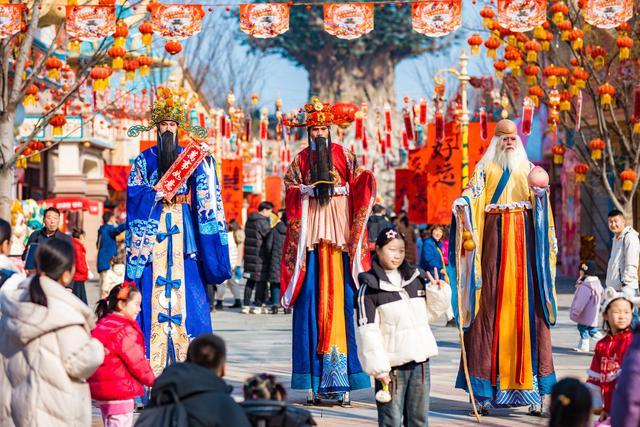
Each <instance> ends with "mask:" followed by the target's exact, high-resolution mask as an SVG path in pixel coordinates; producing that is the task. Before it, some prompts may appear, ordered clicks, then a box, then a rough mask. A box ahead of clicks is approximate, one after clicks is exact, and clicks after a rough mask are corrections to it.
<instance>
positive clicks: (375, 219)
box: [367, 203, 393, 257]
mask: <svg viewBox="0 0 640 427" xmlns="http://www.w3.org/2000/svg"><path fill="white" fill-rule="evenodd" d="M387 227H393V224H392V223H390V222H389V221H388V220H387V218H386V217H385V216H384V206H382V205H381V204H378V203H376V204H375V205H373V207H372V208H371V216H370V217H369V219H368V220H367V235H368V236H369V251H370V252H371V256H372V257H373V256H374V255H375V254H376V240H377V239H378V234H380V231H381V230H384V229H385V228H387Z"/></svg>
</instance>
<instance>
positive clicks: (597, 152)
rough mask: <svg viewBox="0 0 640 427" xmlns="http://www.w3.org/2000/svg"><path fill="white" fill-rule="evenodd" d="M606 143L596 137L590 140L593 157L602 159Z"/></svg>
mask: <svg viewBox="0 0 640 427" xmlns="http://www.w3.org/2000/svg"><path fill="white" fill-rule="evenodd" d="M604 147H605V143H604V141H603V140H601V139H600V138H594V139H592V140H591V141H589V150H591V159H593V160H600V159H602V153H603V152H604Z"/></svg>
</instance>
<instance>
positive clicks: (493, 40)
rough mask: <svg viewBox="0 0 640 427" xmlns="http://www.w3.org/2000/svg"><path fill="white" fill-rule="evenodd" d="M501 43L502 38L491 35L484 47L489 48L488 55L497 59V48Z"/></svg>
mask: <svg viewBox="0 0 640 427" xmlns="http://www.w3.org/2000/svg"><path fill="white" fill-rule="evenodd" d="M501 44H502V43H501V42H500V39H499V38H497V37H494V36H491V37H490V38H489V39H488V40H487V41H485V42H484V47H486V48H487V56H488V57H489V58H493V59H495V58H496V56H497V50H498V48H499V47H500V45H501Z"/></svg>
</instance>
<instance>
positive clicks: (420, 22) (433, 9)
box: [411, 0, 462, 37]
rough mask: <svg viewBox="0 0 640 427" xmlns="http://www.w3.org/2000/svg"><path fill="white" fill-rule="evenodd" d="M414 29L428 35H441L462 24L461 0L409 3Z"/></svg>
mask: <svg viewBox="0 0 640 427" xmlns="http://www.w3.org/2000/svg"><path fill="white" fill-rule="evenodd" d="M411 22H412V25H413V29H414V31H417V32H418V33H420V34H424V35H425V36H429V37H441V36H444V35H447V34H449V33H450V32H452V31H454V30H456V29H457V28H459V27H460V25H461V24H462V0H441V1H435V2H420V3H412V4H411Z"/></svg>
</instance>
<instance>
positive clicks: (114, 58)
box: [107, 46, 127, 70]
mask: <svg viewBox="0 0 640 427" xmlns="http://www.w3.org/2000/svg"><path fill="white" fill-rule="evenodd" d="M107 53H108V54H109V57H111V68H113V69H114V70H121V69H122V67H123V66H124V56H125V55H126V54H127V51H126V50H124V48H123V47H121V46H111V47H110V48H109V50H108V51H107Z"/></svg>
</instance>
